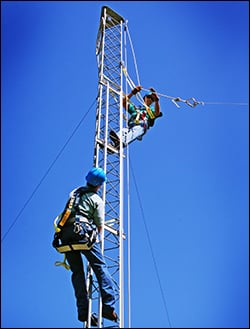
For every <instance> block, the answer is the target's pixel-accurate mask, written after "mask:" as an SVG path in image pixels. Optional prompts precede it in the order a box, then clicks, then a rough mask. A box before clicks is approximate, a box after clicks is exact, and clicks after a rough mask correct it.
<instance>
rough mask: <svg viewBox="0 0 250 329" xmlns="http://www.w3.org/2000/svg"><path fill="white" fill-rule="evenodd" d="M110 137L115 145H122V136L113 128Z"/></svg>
mask: <svg viewBox="0 0 250 329" xmlns="http://www.w3.org/2000/svg"><path fill="white" fill-rule="evenodd" d="M109 137H110V139H111V140H112V142H113V143H114V146H115V147H116V148H118V147H119V146H120V138H119V137H118V136H117V134H116V132H115V131H114V130H111V131H110V133H109Z"/></svg>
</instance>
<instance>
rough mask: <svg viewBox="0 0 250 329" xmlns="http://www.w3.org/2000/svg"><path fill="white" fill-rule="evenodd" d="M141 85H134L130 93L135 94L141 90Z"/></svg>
mask: <svg viewBox="0 0 250 329" xmlns="http://www.w3.org/2000/svg"><path fill="white" fill-rule="evenodd" d="M141 89H142V86H136V87H135V88H134V89H133V90H132V94H133V95H136V94H137V93H138V92H139V91H141Z"/></svg>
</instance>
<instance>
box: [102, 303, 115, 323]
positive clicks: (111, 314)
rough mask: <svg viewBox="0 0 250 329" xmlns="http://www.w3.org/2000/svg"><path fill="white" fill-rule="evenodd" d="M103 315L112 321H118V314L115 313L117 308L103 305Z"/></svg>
mask: <svg viewBox="0 0 250 329" xmlns="http://www.w3.org/2000/svg"><path fill="white" fill-rule="evenodd" d="M102 316H103V317H104V318H105V319H108V320H111V321H115V322H117V321H118V315H117V314H116V313H115V310H114V309H112V308H106V307H103V309H102Z"/></svg>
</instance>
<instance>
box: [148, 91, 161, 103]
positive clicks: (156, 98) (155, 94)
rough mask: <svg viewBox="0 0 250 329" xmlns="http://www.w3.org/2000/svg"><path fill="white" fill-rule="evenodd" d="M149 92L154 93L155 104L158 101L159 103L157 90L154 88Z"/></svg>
mask: <svg viewBox="0 0 250 329" xmlns="http://www.w3.org/2000/svg"><path fill="white" fill-rule="evenodd" d="M149 90H150V91H152V96H153V100H154V102H156V101H157V102H158V101H159V100H160V99H159V97H158V95H157V93H156V90H155V89H154V88H149Z"/></svg>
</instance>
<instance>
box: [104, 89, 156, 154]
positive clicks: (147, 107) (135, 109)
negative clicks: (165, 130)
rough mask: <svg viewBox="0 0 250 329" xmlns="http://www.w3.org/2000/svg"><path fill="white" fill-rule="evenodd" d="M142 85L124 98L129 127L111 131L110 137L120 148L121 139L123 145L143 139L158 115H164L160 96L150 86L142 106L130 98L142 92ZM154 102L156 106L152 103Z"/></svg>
mask: <svg viewBox="0 0 250 329" xmlns="http://www.w3.org/2000/svg"><path fill="white" fill-rule="evenodd" d="M141 89H142V87H141V86H136V87H135V88H134V89H133V90H132V91H131V92H130V93H129V94H128V95H125V96H124V98H123V107H124V108H125V109H126V110H127V111H128V113H129V114H130V118H129V120H128V127H124V128H123V129H122V131H120V132H117V133H116V132H115V131H114V130H111V131H110V139H111V141H112V142H113V144H114V146H115V147H116V148H119V145H120V139H122V143H123V147H126V146H127V145H128V144H130V143H131V142H133V141H134V140H136V139H138V140H142V137H143V135H145V134H146V132H147V130H148V129H149V128H150V127H152V126H153V125H154V121H155V119H156V118H157V117H160V116H162V112H161V111H160V103H159V96H158V95H157V93H156V91H155V90H154V89H153V88H150V89H149V90H150V91H149V92H147V93H146V94H145V95H144V97H143V100H144V104H143V105H142V106H135V105H134V104H132V103H131V102H130V98H131V97H132V96H134V95H136V94H137V93H138V92H140V91H141ZM153 103H154V106H152V104H153Z"/></svg>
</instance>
